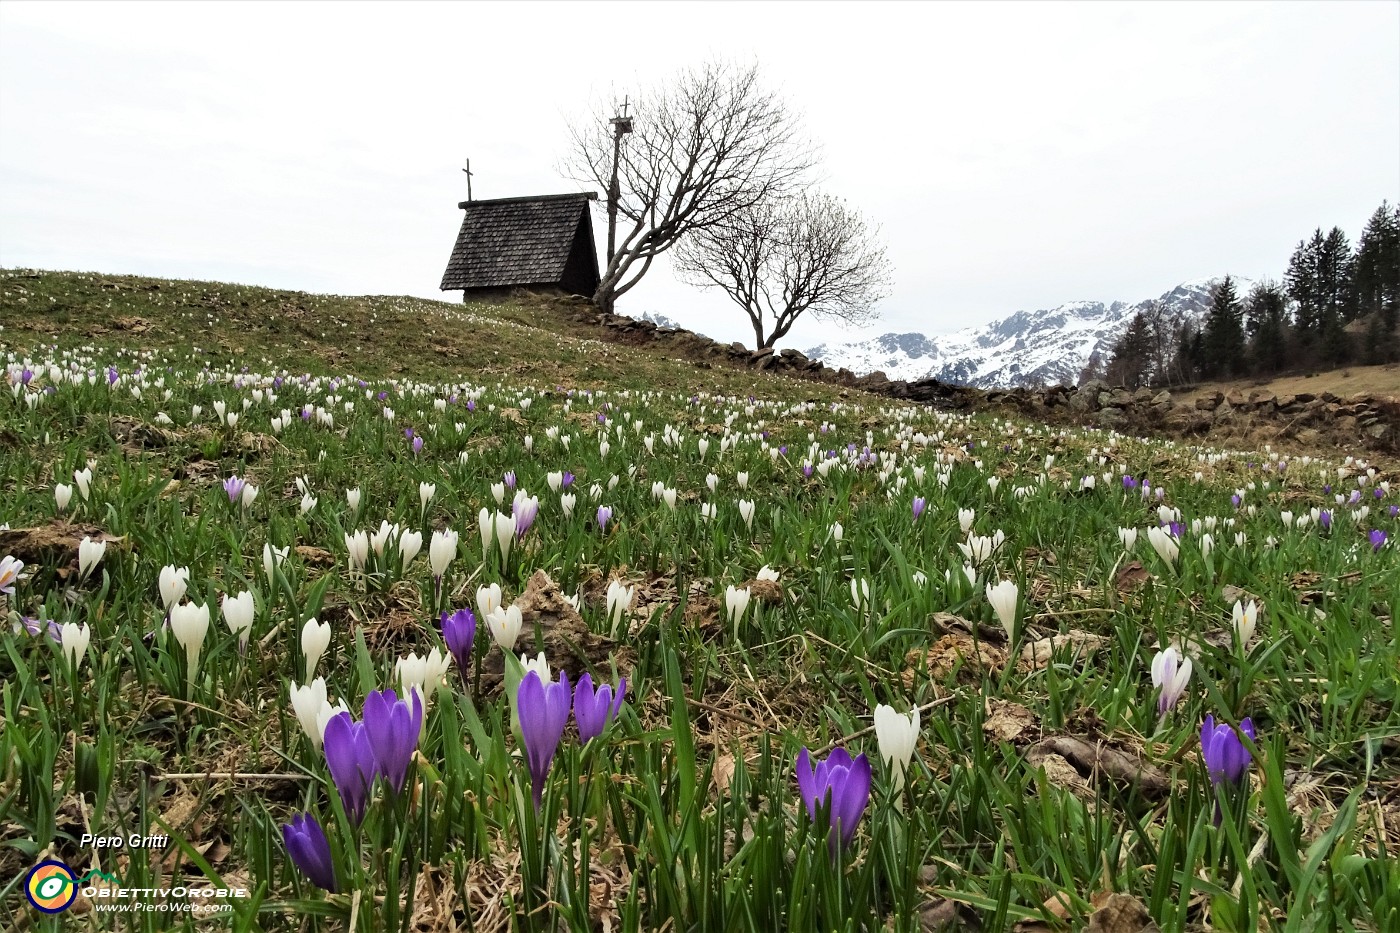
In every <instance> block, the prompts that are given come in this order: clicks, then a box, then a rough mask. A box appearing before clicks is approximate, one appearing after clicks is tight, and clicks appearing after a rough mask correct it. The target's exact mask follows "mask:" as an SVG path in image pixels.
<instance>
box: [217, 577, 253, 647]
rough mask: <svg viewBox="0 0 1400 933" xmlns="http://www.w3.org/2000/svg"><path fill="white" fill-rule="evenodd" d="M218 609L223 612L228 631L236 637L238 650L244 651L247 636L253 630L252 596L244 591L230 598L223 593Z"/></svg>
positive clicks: (246, 645)
mask: <svg viewBox="0 0 1400 933" xmlns="http://www.w3.org/2000/svg"><path fill="white" fill-rule="evenodd" d="M220 608H221V610H222V611H223V616H224V621H225V622H227V623H228V628H229V631H230V632H233V634H235V635H237V636H238V649H239V650H240V651H242V650H244V649H246V648H247V647H248V636H249V634H250V633H251V632H252V630H253V612H254V607H253V594H252V593H250V592H248V591H247V590H244V591H243V592H241V593H239V594H238V595H237V596H234V597H232V598H230V597H229V595H228V594H227V593H225V594H224V599H223V603H222V605H221V606H220Z"/></svg>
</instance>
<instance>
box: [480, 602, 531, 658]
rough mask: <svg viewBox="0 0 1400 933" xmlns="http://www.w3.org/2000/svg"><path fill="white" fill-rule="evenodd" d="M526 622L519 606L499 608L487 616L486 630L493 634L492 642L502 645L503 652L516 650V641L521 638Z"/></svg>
mask: <svg viewBox="0 0 1400 933" xmlns="http://www.w3.org/2000/svg"><path fill="white" fill-rule="evenodd" d="M524 622H525V620H524V617H523V616H522V615H521V613H520V607H519V606H505V607H501V606H498V607H497V608H495V609H494V610H492V611H491V613H490V614H489V615H487V616H486V628H487V630H488V631H490V632H491V640H492V641H494V642H495V643H496V644H498V645H500V646H501V650H502V651H514V650H515V641H516V639H518V638H519V637H520V628H521V626H522V625H523V624H524Z"/></svg>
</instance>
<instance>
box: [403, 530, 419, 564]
mask: <svg viewBox="0 0 1400 933" xmlns="http://www.w3.org/2000/svg"><path fill="white" fill-rule="evenodd" d="M421 550H423V533H422V532H419V531H405V532H404V533H403V534H401V535H400V536H399V558H400V565H401V566H402V567H403V569H404V570H407V569H408V565H409V564H410V563H412V562H413V558H415V557H417V556H418V552H419V551H421Z"/></svg>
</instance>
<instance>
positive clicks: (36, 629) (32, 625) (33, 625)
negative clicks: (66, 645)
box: [20, 616, 63, 645]
mask: <svg viewBox="0 0 1400 933" xmlns="http://www.w3.org/2000/svg"><path fill="white" fill-rule="evenodd" d="M20 623H21V624H22V625H23V626H24V628H25V631H27V632H29V634H31V635H36V636H37V635H39V634H41V633H44V634H47V635H48V636H49V638H51V639H53V643H54V644H55V645H62V644H63V626H61V625H59V624H58V623H57V622H56V621H54V620H53V619H50V620H49V622H48V625H43V624H41V623H40V621H39V620H38V619H31V618H30V617H29V616H21V617H20ZM45 629H47V632H45Z"/></svg>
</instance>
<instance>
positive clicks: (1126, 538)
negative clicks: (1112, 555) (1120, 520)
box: [1118, 528, 1138, 551]
mask: <svg viewBox="0 0 1400 933" xmlns="http://www.w3.org/2000/svg"><path fill="white" fill-rule="evenodd" d="M1137 536H1138V532H1137V529H1136V528H1119V529H1118V540H1119V541H1120V542H1122V544H1123V550H1125V551H1131V550H1132V549H1133V545H1135V544H1137Z"/></svg>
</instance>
